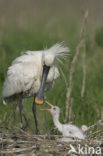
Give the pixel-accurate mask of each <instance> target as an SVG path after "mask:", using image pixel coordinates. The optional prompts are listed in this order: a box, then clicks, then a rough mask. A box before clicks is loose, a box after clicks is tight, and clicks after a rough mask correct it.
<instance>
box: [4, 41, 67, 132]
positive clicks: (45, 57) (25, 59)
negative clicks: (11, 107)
mask: <svg viewBox="0 0 103 156" xmlns="http://www.w3.org/2000/svg"><path fill="white" fill-rule="evenodd" d="M68 52H69V48H68V47H65V46H64V45H63V44H62V43H60V44H58V43H57V44H55V45H53V46H52V47H51V48H49V49H45V50H41V51H26V52H25V53H24V54H22V55H21V56H19V57H18V58H16V59H15V60H14V61H13V62H12V64H11V66H10V67H9V68H8V72H7V77H6V79H5V82H4V85H3V93H2V97H3V103H4V104H9V103H13V102H14V101H17V102H18V105H19V110H20V118H21V123H22V128H24V121H23V105H22V99H23V98H26V97H32V96H33V97H34V101H33V107H32V111H33V114H34V119H35V124H36V132H37V133H38V132H39V130H38V124H37V118H36V104H43V102H44V91H46V90H50V88H51V87H52V86H53V83H54V81H55V80H56V79H57V78H58V77H59V71H58V67H57V66H56V65H55V61H56V60H57V61H58V62H61V59H62V58H65V57H66V56H67V55H68Z"/></svg>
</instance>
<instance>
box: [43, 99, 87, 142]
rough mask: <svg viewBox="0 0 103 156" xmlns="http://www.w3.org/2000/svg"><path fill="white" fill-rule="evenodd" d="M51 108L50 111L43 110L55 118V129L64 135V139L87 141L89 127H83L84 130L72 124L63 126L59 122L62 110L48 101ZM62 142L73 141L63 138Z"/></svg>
mask: <svg viewBox="0 0 103 156" xmlns="http://www.w3.org/2000/svg"><path fill="white" fill-rule="evenodd" d="M45 102H46V103H47V104H48V105H49V106H50V109H41V110H45V111H48V112H50V114H51V115H52V118H53V122H54V125H55V127H56V128H57V129H58V130H59V131H60V132H61V133H62V135H63V136H64V137H72V138H78V139H85V134H84V133H85V131H86V130H87V127H86V126H85V125H83V126H82V128H81V129H80V128H78V127H77V126H75V125H72V124H62V123H60V121H59V115H60V108H59V107H57V106H53V105H52V104H50V103H49V102H48V101H45ZM62 141H66V142H67V141H72V139H71V138H63V139H62Z"/></svg>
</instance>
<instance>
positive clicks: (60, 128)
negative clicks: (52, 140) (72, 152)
mask: <svg viewBox="0 0 103 156" xmlns="http://www.w3.org/2000/svg"><path fill="white" fill-rule="evenodd" d="M53 122H54V125H55V127H56V128H58V130H59V131H60V132H62V131H63V129H62V126H63V125H62V124H61V123H60V121H59V118H57V117H53Z"/></svg>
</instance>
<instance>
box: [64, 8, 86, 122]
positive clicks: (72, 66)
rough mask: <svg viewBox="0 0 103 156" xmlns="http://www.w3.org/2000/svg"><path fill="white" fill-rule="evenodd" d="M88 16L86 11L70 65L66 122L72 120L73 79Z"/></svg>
mask: <svg viewBox="0 0 103 156" xmlns="http://www.w3.org/2000/svg"><path fill="white" fill-rule="evenodd" d="M87 17H88V11H86V12H85V14H84V17H83V22H82V26H81V31H80V40H79V43H78V45H77V47H76V52H75V55H74V57H73V60H72V63H71V67H70V75H69V85H68V87H67V93H66V102H65V104H66V112H65V122H69V120H70V112H71V110H70V108H71V106H70V99H71V93H72V79H73V73H74V71H75V64H76V61H77V60H78V56H79V53H80V48H81V47H83V45H84V43H85V42H84V41H85V39H84V38H83V37H84V29H85V21H86V19H87ZM85 74H86V72H84V80H83V92H84V90H85V87H84V86H85Z"/></svg>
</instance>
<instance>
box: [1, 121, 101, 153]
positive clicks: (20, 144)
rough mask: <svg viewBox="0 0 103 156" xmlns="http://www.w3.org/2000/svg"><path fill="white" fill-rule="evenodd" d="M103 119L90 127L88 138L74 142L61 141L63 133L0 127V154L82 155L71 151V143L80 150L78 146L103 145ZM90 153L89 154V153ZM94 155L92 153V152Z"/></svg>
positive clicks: (94, 146)
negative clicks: (28, 131) (14, 129)
mask: <svg viewBox="0 0 103 156" xmlns="http://www.w3.org/2000/svg"><path fill="white" fill-rule="evenodd" d="M102 124H103V123H102V121H101V120H100V121H98V122H97V123H96V124H95V125H93V126H91V127H89V128H88V131H87V138H86V139H85V140H77V139H76V138H74V139H75V141H73V142H63V141H61V139H62V136H61V135H51V134H48V135H30V134H29V133H27V132H24V131H22V130H21V131H20V132H15V133H14V132H9V133H7V131H6V130H5V129H6V128H5V127H0V130H1V131H0V154H1V155H5V154H6V155H8V156H9V155H10V156H12V155H13V156H15V155H18V156H68V155H71V156H73V155H82V153H81V154H78V153H75V152H73V151H72V152H71V153H70V150H71V145H72V147H74V148H75V150H76V151H78V147H79V146H81V147H83V148H84V150H86V148H89V147H93V148H94V149H96V147H100V148H101V152H103V151H102V147H103V126H102ZM87 155H89V154H87ZM90 155H92V154H90Z"/></svg>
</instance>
